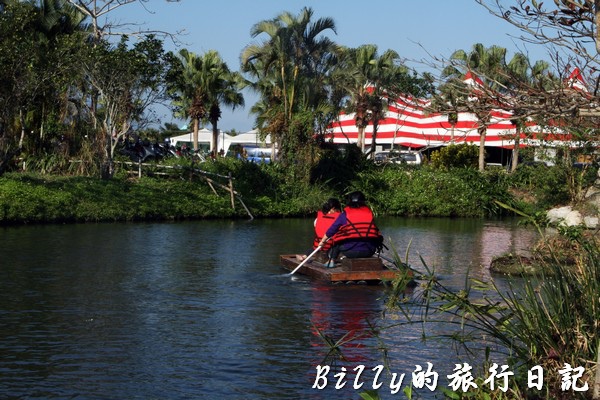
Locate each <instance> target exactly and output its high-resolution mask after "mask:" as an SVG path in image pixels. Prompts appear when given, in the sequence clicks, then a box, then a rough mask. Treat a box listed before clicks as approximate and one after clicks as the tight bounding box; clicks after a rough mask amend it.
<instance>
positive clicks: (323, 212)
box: [296, 197, 342, 260]
mask: <svg viewBox="0 0 600 400" xmlns="http://www.w3.org/2000/svg"><path fill="white" fill-rule="evenodd" d="M341 211H342V204H341V203H340V201H339V200H338V199H336V198H334V197H331V198H329V199H328V200H327V201H326V202H325V203H324V204H323V206H322V207H321V209H320V210H319V211H317V217H316V218H315V221H314V226H315V238H314V240H313V248H312V250H311V251H310V252H308V253H307V254H310V253H312V251H313V250H314V249H316V248H317V247H319V245H320V242H321V238H322V237H323V235H324V234H325V232H326V231H327V229H329V227H330V226H331V224H333V222H334V221H335V220H336V219H337V217H338V216H339V215H340V213H341ZM330 247H331V242H327V243H325V244H324V245H323V247H322V248H321V251H327V250H329V248H330ZM307 254H299V255H297V256H296V258H298V259H299V260H304V259H306V257H307Z"/></svg>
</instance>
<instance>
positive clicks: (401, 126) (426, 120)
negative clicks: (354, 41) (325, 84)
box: [329, 70, 585, 148]
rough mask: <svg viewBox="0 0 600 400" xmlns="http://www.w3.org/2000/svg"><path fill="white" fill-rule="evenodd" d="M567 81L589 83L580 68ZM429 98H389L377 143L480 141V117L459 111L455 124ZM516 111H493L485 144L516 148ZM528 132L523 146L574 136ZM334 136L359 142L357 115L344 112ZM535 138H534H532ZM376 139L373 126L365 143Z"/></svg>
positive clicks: (471, 79) (531, 128) (577, 85)
mask: <svg viewBox="0 0 600 400" xmlns="http://www.w3.org/2000/svg"><path fill="white" fill-rule="evenodd" d="M464 82H465V83H467V84H468V85H471V86H473V87H477V86H480V85H483V82H482V81H481V80H480V79H479V78H478V77H476V76H474V75H472V74H471V73H467V75H465V79H464ZM567 84H568V85H569V87H572V88H573V89H575V90H581V91H585V84H584V82H583V80H582V78H581V73H580V72H579V70H575V71H573V73H572V74H571V76H570V77H569V79H568V81H567ZM429 105H430V101H429V100H424V99H415V98H412V97H408V96H402V97H399V98H398V99H396V100H395V101H388V110H387V111H386V113H385V118H384V119H382V120H381V121H380V122H379V126H378V129H377V138H376V143H377V144H378V145H388V146H389V145H392V146H403V147H408V148H426V147H438V146H443V145H447V144H450V143H473V144H479V141H480V136H479V133H478V130H477V129H478V127H479V120H478V119H477V117H476V116H475V114H473V113H468V112H461V113H458V120H457V122H456V124H455V126H454V127H453V126H452V125H451V124H450V122H448V116H447V115H446V114H441V113H430V112H428V111H427V110H428V108H429ZM511 118H512V113H511V112H510V111H507V110H502V109H495V110H492V112H491V120H490V123H489V125H488V126H487V131H486V139H485V145H486V146H490V147H503V148H514V145H515V135H516V132H517V130H516V126H515V125H514V124H513V123H512V122H511ZM526 131H527V132H522V133H521V134H520V142H519V143H520V147H525V146H539V145H541V142H542V141H544V143H545V144H546V145H563V144H568V143H569V142H570V139H571V135H569V134H568V133H565V132H564V131H561V130H560V129H559V128H558V127H554V128H552V127H545V128H544V129H542V128H541V127H539V126H537V125H535V124H533V123H531V124H528V127H527V129H526ZM329 137H330V138H332V139H333V143H337V144H343V143H356V142H357V139H358V128H357V127H356V125H355V121H354V114H342V115H340V117H339V118H338V120H337V121H336V122H334V123H333V124H332V125H331V127H330V135H329ZM532 137H533V138H532ZM372 140H373V125H372V124H371V123H370V124H369V125H368V126H367V127H366V128H365V145H366V146H370V144H371V142H372Z"/></svg>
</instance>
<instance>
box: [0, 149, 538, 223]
mask: <svg viewBox="0 0 600 400" xmlns="http://www.w3.org/2000/svg"><path fill="white" fill-rule="evenodd" d="M200 166H201V167H202V169H203V170H205V171H207V172H208V174H209V175H198V174H192V173H191V171H190V170H189V169H187V170H186V169H182V170H179V171H178V172H174V173H173V174H172V175H170V176H168V177H165V176H163V175H154V176H143V177H142V178H137V177H131V174H126V173H125V172H124V171H122V173H121V174H118V175H117V176H116V177H115V178H114V179H111V180H100V179H98V178H96V177H81V176H55V175H41V174H25V173H10V174H5V175H4V176H2V177H1V178H0V223H2V224H23V223H69V222H104V221H161V220H186V219H205V218H247V217H248V213H247V211H246V209H245V208H244V205H245V206H247V208H248V210H249V211H250V213H251V214H252V215H253V216H254V217H258V218H261V217H295V216H307V215H312V214H313V213H314V211H315V210H316V209H318V208H319V207H320V205H321V203H322V202H323V201H324V200H325V199H326V198H328V197H330V196H336V197H340V198H343V196H344V194H345V193H347V192H349V191H350V190H356V189H358V190H362V191H364V192H365V193H366V194H367V197H368V199H369V202H370V204H371V206H372V207H373V209H374V211H375V212H376V213H377V215H380V216H384V215H395V216H421V217H425V216H437V217H484V216H498V215H502V214H503V213H505V212H506V211H505V210H503V209H500V208H499V207H498V206H497V205H496V203H495V201H496V200H499V201H502V202H504V203H507V204H512V205H514V206H515V207H519V208H520V209H523V208H525V209H527V210H528V211H531V209H532V208H535V204H534V203H533V202H531V201H529V202H528V201H524V200H519V198H518V197H517V196H515V195H514V194H512V189H513V188H514V184H513V183H512V182H514V179H515V178H514V177H511V176H509V175H507V174H506V173H505V172H504V171H488V172H486V173H480V172H478V171H476V170H473V169H455V170H451V171H440V170H434V169H430V168H427V167H422V168H418V169H415V168H407V167H402V166H395V165H392V166H385V167H376V166H367V167H363V168H360V170H358V171H349V172H348V171H344V175H343V176H341V175H340V172H339V171H333V172H331V171H330V172H329V173H327V171H326V172H325V173H321V174H320V175H319V176H318V177H317V178H314V179H312V180H311V181H310V182H306V181H303V180H299V179H296V178H295V177H294V175H293V171H290V169H284V168H282V167H280V166H278V165H256V164H252V163H246V162H240V161H237V160H231V159H227V160H223V161H220V162H214V163H203V164H201V165H200ZM211 174H213V175H211ZM229 174H231V176H232V177H233V178H234V179H233V181H232V182H233V188H234V190H235V191H236V193H237V195H238V196H237V197H236V199H235V208H232V206H231V197H230V193H229V192H227V190H225V188H224V187H223V186H220V185H224V186H228V182H227V181H226V180H223V179H221V182H220V183H219V179H220V178H219V177H223V176H225V177H226V176H228V175H229ZM206 177H209V178H210V179H211V180H212V184H209V182H208V181H207V180H206ZM240 199H241V201H240ZM242 202H243V204H242Z"/></svg>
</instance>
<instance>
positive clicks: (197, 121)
mask: <svg viewBox="0 0 600 400" xmlns="http://www.w3.org/2000/svg"><path fill="white" fill-rule="evenodd" d="M199 129H200V119H199V118H194V130H193V133H192V143H193V146H194V151H198V130H199Z"/></svg>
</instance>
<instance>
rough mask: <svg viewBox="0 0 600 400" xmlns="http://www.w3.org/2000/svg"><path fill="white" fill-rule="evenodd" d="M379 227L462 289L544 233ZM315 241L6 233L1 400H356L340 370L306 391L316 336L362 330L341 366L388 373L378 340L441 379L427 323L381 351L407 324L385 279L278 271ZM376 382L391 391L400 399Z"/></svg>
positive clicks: (132, 232) (80, 228)
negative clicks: (426, 337)
mask: <svg viewBox="0 0 600 400" xmlns="http://www.w3.org/2000/svg"><path fill="white" fill-rule="evenodd" d="M378 222H379V225H380V227H381V229H382V231H383V232H384V235H385V237H386V242H387V244H388V246H389V247H393V248H395V249H396V250H397V251H398V252H399V253H400V254H403V255H404V254H405V252H406V250H407V248H408V247H409V244H410V249H409V262H410V264H411V265H412V266H413V267H415V269H421V270H422V268H421V266H422V262H421V260H420V259H419V257H422V258H423V259H424V260H425V262H426V263H427V265H429V266H430V267H435V270H436V272H437V273H438V274H439V275H440V279H443V280H444V281H445V283H446V284H447V285H449V286H451V287H458V288H460V287H461V285H463V284H464V278H465V273H466V271H467V270H468V269H469V270H470V271H471V274H472V275H473V276H476V277H478V278H481V279H485V280H490V279H493V280H494V281H497V282H498V283H499V284H500V285H502V284H503V282H504V278H502V277H498V276H495V275H490V273H489V270H488V266H489V263H490V260H491V258H492V257H493V256H496V255H500V254H502V253H505V252H508V251H520V250H521V249H526V248H528V247H530V245H531V243H533V241H534V240H535V239H536V237H537V235H536V234H535V233H534V232H533V230H532V229H530V228H523V227H520V226H518V225H517V221H516V220H510V221H486V220H471V219H468V220H463V219H402V218H386V219H379V221H378ZM311 232H312V220H309V219H284V220H254V221H201V222H186V223H164V224H158V223H157V224H89V225H57V226H26V227H10V228H0V398H2V399H209V398H211V399H212V398H217V399H221V398H222V399H338V398H339V399H358V398H360V396H359V394H358V393H359V392H360V391H357V390H354V389H353V388H352V384H353V381H352V379H354V377H353V376H352V375H349V377H348V380H349V382H348V383H347V384H346V386H345V388H344V389H341V390H336V389H335V388H334V385H335V381H336V379H335V378H334V377H333V373H331V374H330V375H329V380H328V385H327V387H326V388H325V389H322V390H318V389H316V388H315V389H313V388H312V386H313V383H314V382H315V376H316V373H317V372H316V371H317V369H316V368H317V365H319V364H322V365H325V364H324V362H323V361H324V359H325V357H326V355H327V347H326V346H325V344H324V341H323V340H322V338H321V337H320V336H319V334H318V331H319V330H320V331H321V332H323V333H324V334H326V335H328V336H329V337H331V338H332V339H333V340H338V339H340V338H342V337H343V336H344V335H345V334H347V333H348V332H350V335H354V336H361V337H355V338H354V340H352V341H350V343H348V344H347V345H344V346H343V347H342V349H343V354H344V356H345V360H342V361H339V362H337V363H336V365H337V368H338V369H337V370H338V371H339V370H340V368H341V367H342V366H345V367H346V368H347V369H348V370H351V369H352V368H355V367H356V366H358V365H364V366H365V367H366V370H367V369H368V370H370V369H371V368H373V367H376V366H377V365H382V363H383V361H382V360H383V359H382V351H381V344H384V345H385V346H387V355H388V357H389V361H390V366H391V370H392V372H397V373H398V374H401V373H406V375H407V377H406V378H405V384H404V385H403V386H405V385H406V383H410V378H411V373H412V372H413V371H414V370H415V365H417V364H419V365H422V366H423V367H424V368H425V369H426V368H427V366H426V362H431V363H432V364H433V365H434V368H435V370H436V371H438V372H439V373H440V382H439V384H438V387H439V386H441V385H442V384H443V385H446V386H447V380H446V378H445V373H446V372H449V371H452V369H453V368H454V364H455V363H457V362H459V360H458V356H456V354H455V352H454V351H453V349H452V348H451V347H450V345H448V344H447V343H438V342H435V341H428V342H426V343H423V342H422V341H421V340H420V338H421V333H422V331H421V329H420V327H407V326H395V327H391V328H388V329H384V330H381V331H380V335H379V336H380V338H381V340H382V343H379V342H378V339H377V338H376V337H374V336H373V335H370V334H368V332H369V325H370V324H371V325H380V326H384V325H392V324H395V323H397V322H398V321H401V320H402V315H401V314H399V313H397V312H390V311H387V312H385V316H384V313H383V311H384V300H385V299H384V297H385V290H384V288H383V287H382V286H377V285H375V286H365V285H346V284H343V285H328V284H323V283H319V282H315V281H310V280H307V279H305V278H303V277H301V276H299V275H294V276H289V274H287V271H285V270H283V269H282V268H281V267H280V266H279V255H280V254H290V253H292V254H293V253H298V252H303V251H305V250H306V249H307V248H309V247H310V245H311V240H312V238H311V235H312V233H311ZM388 252H389V251H388ZM431 329H432V330H433V331H432V332H429V333H436V332H435V330H436V329H444V328H442V327H432V328H431ZM360 332H362V333H363V334H362V335H360ZM365 332H367V333H366V334H365ZM438 333H439V332H438ZM346 338H349V336H346ZM366 370H365V373H364V382H365V383H364V387H363V389H368V388H370V386H371V384H372V379H371V380H369V378H368V377H369V374H368V371H366ZM371 376H372V372H371ZM380 380H381V381H382V382H383V383H384V385H383V386H382V388H381V389H380V393H381V394H382V397H383V398H405V397H404V395H402V394H401V393H398V394H395V395H392V394H391V391H390V388H389V379H388V378H386V377H383V375H382V378H381V379H380ZM418 393H419V394H420V395H422V396H423V398H433V395H432V394H431V393H428V391H427V390H426V389H421V390H419V391H418Z"/></svg>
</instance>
